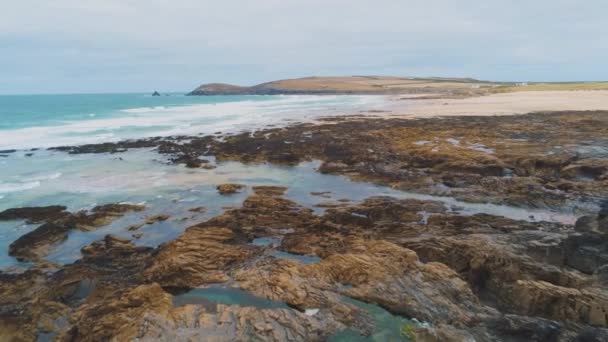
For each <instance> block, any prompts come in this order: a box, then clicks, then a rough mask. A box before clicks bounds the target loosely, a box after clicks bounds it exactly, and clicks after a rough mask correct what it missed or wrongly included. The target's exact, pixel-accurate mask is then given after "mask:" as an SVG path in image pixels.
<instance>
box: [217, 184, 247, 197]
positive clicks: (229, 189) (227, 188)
mask: <svg viewBox="0 0 608 342" xmlns="http://www.w3.org/2000/svg"><path fill="white" fill-rule="evenodd" d="M244 187H245V186H244V185H241V184H231V183H227V184H220V185H218V186H217V191H218V192H219V193H220V194H221V195H229V194H234V193H237V192H239V190H241V189H242V188H244Z"/></svg>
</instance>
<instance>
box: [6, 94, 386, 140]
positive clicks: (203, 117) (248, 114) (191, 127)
mask: <svg viewBox="0 0 608 342" xmlns="http://www.w3.org/2000/svg"><path fill="white" fill-rule="evenodd" d="M385 102H386V101H385V97H383V96H369V95H368V96H313V95H310V96H308V95H307V96H281V97H269V98H268V99H267V100H266V99H264V100H258V101H254V100H246V101H236V102H223V103H208V104H197V105H188V106H175V107H164V106H158V107H142V108H131V109H125V110H121V111H118V112H117V113H118V114H119V115H114V116H112V117H108V118H98V117H95V118H93V119H89V120H82V121H70V122H66V123H65V124H63V125H58V126H45V127H27V128H19V129H13V130H5V131H3V132H2V134H1V135H0V149H26V148H34V147H41V148H46V147H53V146H61V145H80V144H90V143H100V142H108V141H118V140H124V139H137V138H144V137H149V136H170V135H178V134H186V135H188V134H198V133H203V134H211V133H213V132H215V131H222V132H225V133H230V132H233V133H234V132H238V131H242V130H250V129H257V128H261V127H263V126H266V125H268V124H275V125H276V124H285V123H286V120H290V119H291V120H298V121H309V120H313V119H315V118H317V117H319V116H327V115H332V114H335V115H340V114H348V113H351V112H352V111H353V110H355V109H356V110H360V109H361V108H368V107H370V106H371V107H373V106H380V105H382V104H383V103H385ZM328 108H333V110H332V109H328Z"/></svg>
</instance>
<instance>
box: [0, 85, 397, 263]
mask: <svg viewBox="0 0 608 342" xmlns="http://www.w3.org/2000/svg"><path fill="white" fill-rule="evenodd" d="M385 105H386V100H385V98H384V97H381V96H204V97H199V96H185V95H183V94H169V96H158V97H153V96H150V95H149V94H77V95H11V96H0V211H2V210H5V209H8V208H15V207H26V206H44V205H65V206H67V207H68V210H72V211H77V210H87V209H90V208H92V207H93V206H95V205H100V204H106V203H115V202H132V203H145V204H146V206H147V207H148V209H147V210H146V211H145V212H143V213H137V214H133V215H127V216H126V217H125V218H123V219H121V220H118V221H117V222H115V223H114V224H113V225H110V226H108V227H104V228H102V229H99V230H97V231H95V232H80V231H76V230H75V231H72V232H71V233H70V236H69V237H68V239H67V240H66V241H65V242H63V243H62V244H60V246H57V247H56V248H54V250H53V252H51V254H50V255H49V256H48V259H49V260H51V261H55V262H72V261H75V260H76V259H78V258H79V257H80V248H81V247H83V246H84V245H86V244H89V243H91V242H92V241H95V240H97V239H100V238H102V237H103V236H104V235H105V234H109V233H112V234H116V235H119V236H125V237H130V234H128V232H127V231H125V230H124V227H126V226H128V224H129V223H130V222H139V221H141V220H142V217H145V216H148V215H154V214H158V213H169V214H171V215H172V216H177V217H180V218H181V219H185V220H184V221H180V223H179V224H176V223H175V222H173V223H171V222H164V223H162V222H161V223H158V224H157V225H153V226H152V227H150V229H149V232H148V233H147V234H146V235H145V236H144V237H143V238H141V239H139V240H137V242H136V243H137V244H139V245H151V246H156V245H158V244H159V243H162V242H165V241H167V240H169V239H172V238H175V237H177V236H178V235H179V233H181V231H183V229H184V227H187V226H188V224H194V223H196V222H200V220H204V219H206V218H210V217H212V216H213V215H218V214H219V213H221V211H222V210H223V209H222V208H223V207H224V206H230V205H240V203H241V202H242V201H243V200H244V198H245V197H246V196H247V194H248V192H245V193H243V194H239V195H236V196H231V197H224V196H219V195H218V194H217V191H216V190H215V187H216V186H217V185H218V184H221V183H225V182H239V183H243V184H247V185H260V184H267V185H285V186H290V187H291V188H292V189H293V190H292V194H293V195H294V196H296V197H297V198H300V199H301V200H304V201H305V202H307V203H309V202H312V201H313V200H314V199H313V198H310V199H307V198H308V197H310V196H309V194H308V192H309V191H310V190H309V189H308V187H310V185H311V184H312V183H316V184H317V185H316V186H317V187H319V188H321V187H324V186H328V184H327V183H328V182H329V183H331V184H336V185H337V184H342V183H336V182H337V181H336V180H335V179H334V180H332V179H333V178H324V177H323V176H322V175H319V174H317V173H316V172H314V167H313V166H311V165H303V166H301V167H296V168H282V167H273V166H269V165H242V164H239V163H221V164H218V168H217V169H215V170H203V169H195V170H193V169H188V168H185V167H184V166H173V165H168V162H167V160H166V157H164V156H161V155H159V154H157V153H155V152H153V151H152V150H150V149H137V150H132V151H128V152H126V153H121V154H120V155H112V154H82V155H70V154H67V153H64V152H59V151H52V150H47V149H46V148H48V147H54V146H64V145H80V144H88V143H100V142H108V141H119V140H124V139H135V138H144V137H151V136H171V135H181V134H189V135H194V134H212V133H215V132H218V131H221V132H223V133H230V132H232V133H235V132H239V131H243V130H251V129H256V128H262V127H265V126H268V125H275V126H276V125H286V124H289V123H293V122H296V121H307V120H312V119H314V118H315V117H319V116H326V115H340V114H352V113H353V112H359V111H361V110H366V109H369V110H374V109H381V108H383V107H384V106H385ZM11 150H16V151H15V152H13V151H11ZM210 159H211V160H213V158H212V157H211V158H210ZM311 175H312V177H313V178H312V179H310V177H311ZM315 175H319V176H320V178H319V179H316V178H315V177H316V176H315ZM343 181H346V180H343ZM350 188H352V187H349V186H346V187H345V190H348V189H350ZM370 191H371V192H372V193H373V192H374V190H370V189H368V190H365V191H363V192H362V194H361V196H363V194H370ZM310 204H311V203H310ZM196 206H205V207H206V208H207V209H208V210H207V211H206V212H205V213H203V214H199V215H193V214H192V212H189V211H188V208H192V207H196ZM36 227H37V225H30V224H27V223H26V222H24V221H18V222H15V221H9V222H0V269H2V268H5V267H9V266H19V265H21V266H23V265H27V264H24V263H19V262H17V261H16V260H15V259H14V258H12V257H10V256H9V255H8V246H9V245H10V243H12V242H13V241H14V240H16V239H17V238H18V237H19V236H21V235H23V234H25V233H27V232H29V231H31V230H33V229H34V228H36Z"/></svg>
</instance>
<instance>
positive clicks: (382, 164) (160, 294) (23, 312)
mask: <svg viewBox="0 0 608 342" xmlns="http://www.w3.org/2000/svg"><path fill="white" fill-rule="evenodd" d="M607 123H608V113H604V112H580V113H558V114H533V115H527V116H518V117H494V118H476V117H468V118H447V119H434V120H430V119H429V120H401V119H387V120H379V119H348V120H343V121H332V122H331V123H327V124H321V125H317V126H312V125H296V126H293V127H290V128H287V129H285V128H277V129H270V130H266V131H262V132H256V133H253V134H251V133H247V134H242V135H234V136H226V137H223V139H221V140H218V139H214V138H210V137H202V138H201V137H199V138H197V137H194V138H188V139H186V138H185V137H178V138H173V139H174V140H171V139H164V138H163V139H161V138H157V139H147V140H143V141H141V142H140V143H141V146H146V147H152V146H156V147H157V148H158V151H159V153H163V154H169V155H171V157H172V158H173V161H172V162H174V163H176V164H187V163H188V160H200V158H201V157H202V156H204V155H206V154H213V155H215V156H216V158H217V160H218V161H220V162H221V161H222V160H239V161H242V162H274V163H282V164H295V163H298V162H299V161H302V160H309V159H320V160H322V161H323V163H322V165H321V167H320V170H319V171H321V172H328V173H336V174H344V175H347V176H349V177H351V178H352V179H356V180H368V181H374V182H380V183H384V184H390V185H392V186H393V187H395V188H399V189H405V190H412V191H417V192H422V193H431V194H438V195H449V196H454V197H457V198H459V199H463V200H466V201H469V202H491V203H503V204H504V203H506V204H510V205H513V206H518V207H522V208H539V207H540V208H552V209H557V208H564V207H567V206H568V205H572V203H577V205H579V206H580V207H579V208H578V209H576V208H571V209H572V210H574V211H575V212H581V213H582V214H581V215H579V216H581V218H579V220H578V221H577V222H576V224H575V223H574V222H571V223H558V222H543V221H537V220H534V219H530V220H526V221H523V220H521V221H520V220H513V219H509V218H506V217H502V216H494V215H489V214H475V215H465V214H463V213H462V212H461V211H459V210H458V208H453V207H450V206H447V205H446V204H443V203H441V202H437V201H431V200H417V199H397V198H392V197H386V196H378V197H371V198H367V199H365V200H364V201H362V202H354V201H353V202H351V201H348V199H343V200H339V201H328V200H326V198H324V197H326V195H327V193H326V192H316V193H314V194H313V196H317V197H318V199H319V203H321V204H323V206H324V207H325V208H326V211H325V212H324V213H323V214H322V215H316V214H315V212H314V210H313V208H309V207H306V206H303V205H301V204H299V203H296V202H294V201H292V200H290V199H287V198H286V197H284V194H285V193H286V191H287V190H288V189H287V188H284V187H278V186H254V187H252V191H253V193H252V194H251V195H250V196H249V197H247V198H246V199H245V200H244V202H243V203H242V205H241V206H238V207H234V208H229V209H226V210H225V211H224V212H223V213H222V214H220V215H217V216H214V217H211V218H209V219H207V220H205V221H202V222H200V223H197V224H194V225H191V226H190V227H188V228H187V229H186V230H185V231H183V233H181V235H179V236H178V237H177V238H175V239H173V240H171V241H167V242H165V243H163V244H161V245H159V246H158V247H145V246H138V245H137V244H136V243H135V242H134V241H130V240H128V239H124V238H120V237H117V236H113V235H108V236H106V237H105V238H103V239H102V240H99V241H96V242H94V243H92V244H90V245H88V246H85V247H84V248H82V250H81V258H80V259H79V260H78V261H76V262H74V263H73V264H68V265H63V266H62V265H56V264H50V263H46V262H44V260H43V257H44V255H45V254H46V253H48V250H49V249H50V248H51V247H52V246H56V245H58V244H60V243H61V241H62V240H64V239H65V236H66V234H68V233H69V232H70V231H71V230H73V229H78V230H81V231H85V232H86V231H90V230H93V229H96V227H99V226H100V225H103V224H107V223H108V222H110V221H111V220H113V219H115V218H116V217H120V216H121V215H123V214H124V213H126V212H128V211H132V210H140V208H139V207H138V206H131V205H121V204H119V205H106V206H100V207H96V208H94V209H92V210H90V211H87V212H77V213H71V212H68V211H66V208H65V207H61V206H53V207H43V208H20V209H10V210H7V211H4V212H2V213H0V219H2V220H27V221H28V222H31V223H36V224H40V227H38V228H37V229H35V230H33V231H32V232H31V233H28V234H26V235H24V236H22V237H21V238H19V239H18V240H17V241H15V242H14V243H13V245H14V247H13V246H12V247H11V253H13V255H15V256H17V257H20V258H22V259H23V260H30V261H36V262H35V263H34V264H33V266H31V267H30V268H28V269H26V270H24V271H22V272H9V271H8V270H7V271H4V272H1V273H0V339H5V340H11V339H13V340H25V341H33V340H36V339H37V338H41V337H48V336H51V337H53V338H56V339H58V340H62V341H76V340H78V341H80V340H84V341H98V340H135V339H139V340H169V339H174V340H221V341H223V340H267V341H285V340H291V341H324V340H328V339H331V338H333V337H335V336H339V334H340V333H341V332H344V331H351V332H353V333H354V334H355V335H357V336H370V335H372V334H373V332H374V329H376V328H377V325H378V322H374V320H373V319H371V316H370V315H371V314H370V312H369V311H368V310H366V309H364V308H362V307H361V306H357V305H354V304H353V302H352V300H358V301H361V302H363V303H369V304H373V305H375V306H376V307H379V308H382V309H384V310H387V311H388V312H389V313H390V314H391V315H394V316H396V317H402V318H403V319H404V320H405V319H409V320H410V321H407V322H409V323H407V324H404V325H403V326H402V327H397V329H398V330H400V331H401V333H402V337H403V338H404V339H406V338H411V339H415V340H417V341H470V340H475V341H603V340H605V338H606V336H608V319H607V317H608V290H607V289H608V233H607V231H608V229H607V227H606V224H607V221H608V205H607V203H608V202H606V198H607V197H606V195H607V191H608V190H607V189H608V187H606V185H608V184H607V183H606V182H607V181H608V177H607V173H606V172H607V171H606V170H607V166H608V164H606V160H607V158H608V156H606V155H602V154H601V152H599V153H598V152H597V149H594V150H593V151H595V152H593V153H590V152H588V151H589V149H587V148H585V147H588V146H590V145H592V146H608V142H607V141H606V137H608V125H607ZM176 141H179V143H176ZM285 141H288V142H289V143H285ZM132 147H138V142H135V141H131V142H123V143H116V144H103V145H89V146H83V147H73V148H62V150H65V151H68V152H72V153H90V152H114V153H115V152H120V151H121V150H124V149H125V148H132ZM557 147H560V148H557ZM600 151H601V149H600ZM197 167H200V165H199V166H197ZM355 184H356V183H355ZM230 188H231V189H232V187H230ZM218 190H219V189H218ZM236 190H238V189H236ZM236 190H235V191H236ZM323 202H326V203H323ZM313 203H314V202H313ZM195 209H197V210H202V209H199V208H195ZM197 210H195V211H197ZM159 217H160V216H159ZM154 222H157V220H156V219H155V220H154ZM132 227H135V226H132ZM124 229H125V231H129V230H137V229H139V227H138V228H134V229H131V228H130V227H128V226H127V227H125V228H124ZM146 234H147V233H146ZM217 286H219V287H220V288H223V289H227V290H226V293H230V291H229V290H230V289H233V290H238V291H242V292H245V293H247V294H250V295H251V296H255V297H256V298H261V299H263V300H267V301H272V302H273V303H281V304H284V306H282V305H279V306H276V307H275V306H273V307H265V306H261V305H257V306H256V304H251V303H250V304H248V305H245V304H246V303H241V304H242V305H239V303H225V302H222V301H220V300H215V301H214V300H213V299H212V298H211V299H210V298H207V297H205V298H198V299H197V300H193V301H192V302H191V303H188V302H186V303H183V302H182V303H180V305H175V300H174V299H175V297H176V296H179V295H180V294H183V293H188V291H191V290H193V289H205V288H210V287H214V288H215V287H217ZM218 291H221V290H218ZM414 319H416V320H414ZM420 322H424V323H423V324H422V323H420Z"/></svg>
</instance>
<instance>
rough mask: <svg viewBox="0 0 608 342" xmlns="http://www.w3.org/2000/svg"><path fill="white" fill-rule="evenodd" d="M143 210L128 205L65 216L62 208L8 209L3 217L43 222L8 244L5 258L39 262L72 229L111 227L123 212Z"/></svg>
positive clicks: (101, 207)
mask: <svg viewBox="0 0 608 342" xmlns="http://www.w3.org/2000/svg"><path fill="white" fill-rule="evenodd" d="M144 208H145V207H144V206H140V205H132V204H106V205H102V206H96V207H94V208H93V209H91V211H89V212H86V211H80V212H77V213H70V212H66V211H64V210H65V207H62V206H50V207H37V208H19V209H14V210H13V209H9V210H8V211H5V213H7V214H6V217H12V218H14V217H20V218H28V219H29V220H33V221H34V222H38V221H42V222H46V223H44V224H42V225H41V226H39V227H38V228H36V229H34V230H33V231H31V232H29V233H27V234H24V235H23V236H21V237H19V238H18V239H17V240H15V241H14V242H13V243H11V245H10V246H9V255H11V256H14V257H16V258H17V259H18V260H21V261H40V260H41V259H42V258H43V257H44V256H45V255H47V254H48V253H49V251H50V250H51V249H52V248H53V247H55V246H56V245H58V244H59V243H61V242H63V241H64V240H66V239H67V238H68V234H69V232H70V231H71V230H72V229H80V230H84V231H88V230H93V229H96V228H98V227H101V226H104V225H107V224H109V223H111V222H112V221H113V220H115V219H117V218H119V217H121V216H123V215H124V214H125V213H127V212H130V211H141V210H143V209H144Z"/></svg>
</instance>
